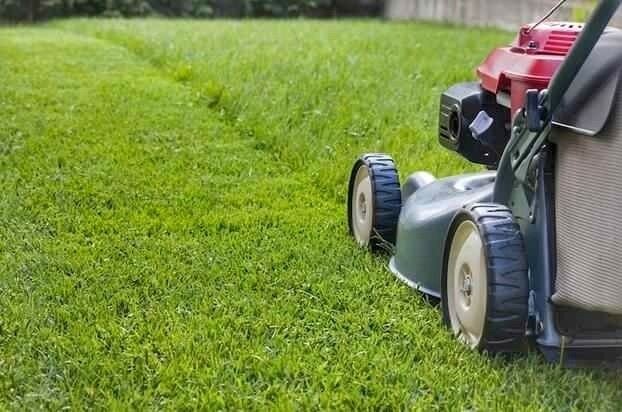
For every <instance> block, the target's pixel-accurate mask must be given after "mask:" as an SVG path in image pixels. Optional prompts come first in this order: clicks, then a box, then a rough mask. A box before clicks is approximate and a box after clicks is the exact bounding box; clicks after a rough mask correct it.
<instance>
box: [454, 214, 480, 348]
mask: <svg viewBox="0 0 622 412" xmlns="http://www.w3.org/2000/svg"><path fill="white" fill-rule="evenodd" d="M487 300H488V276H487V267H486V256H485V254H484V243H483V241H482V238H481V236H480V233H479V230H478V228H477V226H476V225H475V223H473V222H472V221H470V220H467V221H464V222H462V223H461V224H460V226H458V228H457V229H456V232H455V234H454V237H453V239H452V243H451V249H450V251H449V260H448V262H447V309H448V311H449V319H450V321H451V328H452V330H453V332H454V333H455V334H456V335H457V336H458V337H459V338H460V340H462V341H463V342H464V343H465V344H467V345H468V346H470V347H471V348H477V347H478V346H479V345H480V342H481V341H482V336H483V334H484V325H485V322H486V310H487Z"/></svg>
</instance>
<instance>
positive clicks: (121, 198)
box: [0, 20, 622, 411]
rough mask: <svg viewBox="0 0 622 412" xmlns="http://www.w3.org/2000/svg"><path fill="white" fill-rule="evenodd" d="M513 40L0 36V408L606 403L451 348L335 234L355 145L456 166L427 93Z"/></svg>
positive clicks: (572, 381)
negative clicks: (442, 139) (439, 139)
mask: <svg viewBox="0 0 622 412" xmlns="http://www.w3.org/2000/svg"><path fill="white" fill-rule="evenodd" d="M510 38H511V35H510V34H508V33H504V32H496V31H481V30H467V29H461V28H451V27H441V26H433V25H422V24H388V23H383V22H361V21H352V22H313V21H309V22H307V21H304V22H272V21H247V22H199V21H196V22H193V21H159V20H134V21H115V20H108V21H98V20H70V21H60V22H55V23H53V24H48V25H46V26H42V27H37V28H27V27H22V28H2V29H0V78H1V79H2V84H1V86H0V193H1V195H0V223H1V225H0V401H1V403H2V406H3V409H4V408H10V409H24V408H28V409H30V408H36V407H38V406H43V407H44V408H46V409H47V408H49V409H59V408H61V407H71V408H75V409H82V408H85V407H97V408H101V409H111V408H113V409H114V408H120V409H125V408H133V409H134V408H135V409H146V408H150V409H151V408H153V409H181V408H183V409H194V408H201V409H206V410H217V409H280V410H291V409H386V410H394V409H416V410H425V411H427V410H434V409H441V410H564V411H566V410H599V409H600V410H618V409H619V407H620V404H621V402H622V385H621V384H620V378H619V375H616V374H608V373H605V372H589V371H568V370H563V369H560V368H558V367H557V366H555V365H547V364H545V363H544V362H543V361H542V359H541V358H540V357H539V356H538V355H536V354H531V355H529V356H526V357H523V358H519V359H516V360H513V361H510V362H506V361H502V360H491V359H489V358H487V357H486V356H482V355H478V354H475V353H471V352H469V351H468V350H466V349H465V348H463V347H462V346H461V345H460V344H458V343H456V342H455V341H454V339H453V338H452V337H451V336H450V334H449V333H448V332H447V331H446V330H445V329H444V328H443V327H442V324H441V319H440V315H439V313H438V310H437V309H436V308H434V307H431V306H429V305H427V304H426V303H425V301H424V300H423V299H422V297H421V296H420V295H419V294H417V293H415V292H413V291H411V290H410V289H409V288H407V287H406V286H404V285H402V284H401V283H399V282H398V281H396V280H395V279H394V278H393V277H392V276H391V275H390V274H389V273H388V271H387V269H386V263H387V262H386V257H372V256H370V255H368V254H367V253H365V252H363V251H360V250H358V249H357V248H356V247H355V245H354V244H353V242H352V241H351V240H350V239H349V238H348V235H347V230H346V223H345V211H344V196H345V189H346V179H347V174H348V172H349V168H350V166H351V164H352V162H353V160H354V159H355V158H356V156H357V155H358V154H360V153H363V152H366V151H386V152H390V153H392V154H394V156H395V158H396V159H397V161H398V164H399V166H400V168H401V171H402V175H403V176H404V175H406V173H408V172H412V171H414V170H418V169H427V170H431V171H432V172H433V173H435V174H438V175H448V174H452V173H460V172H463V171H465V170H469V169H472V166H470V165H469V164H467V163H466V162H464V161H462V160H460V159H459V158H458V157H457V156H456V155H454V154H451V153H449V152H447V151H445V150H443V149H441V148H440V146H439V145H438V144H437V142H436V130H435V129H436V122H437V120H436V119H437V110H438V109H437V103H438V96H439V93H441V92H442V91H443V90H444V89H445V88H446V87H448V86H449V85H450V84H452V83H455V82H457V81H462V80H466V79H471V78H473V68H474V67H475V66H476V64H477V63H478V62H480V61H481V60H482V59H483V58H484V56H485V55H486V53H487V52H488V51H489V50H490V49H491V48H492V47H493V46H494V45H497V44H499V43H503V42H507V41H508V40H509V39H510Z"/></svg>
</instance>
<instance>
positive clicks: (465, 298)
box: [442, 204, 529, 353]
mask: <svg viewBox="0 0 622 412" xmlns="http://www.w3.org/2000/svg"><path fill="white" fill-rule="evenodd" d="M527 270H528V268H527V257H526V253H525V246H524V243H523V237H522V234H521V232H520V228H519V226H518V224H517V223H516V222H515V221H514V217H513V215H512V212H511V211H510V210H509V209H508V208H507V207H505V206H502V205H497V204H475V205H471V206H468V207H466V208H465V209H463V210H462V211H460V212H459V213H458V214H457V215H456V217H455V218H454V220H453V222H452V224H451V226H450V230H449V234H448V237H447V247H446V248H445V261H444V265H443V278H442V307H443V315H444V319H445V323H446V324H447V326H449V328H450V329H451V330H452V331H453V333H454V334H455V335H456V336H457V337H458V339H460V340H461V341H462V342H463V343H465V344H466V345H468V346H469V347H471V348H472V349H476V350H480V351H487V352H489V353H515V352H522V351H523V350H524V349H525V346H526V345H525V343H526V342H525V331H526V325H527V316H528V300H529V299H528V295H529V280H528V275H527Z"/></svg>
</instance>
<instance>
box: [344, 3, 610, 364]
mask: <svg viewBox="0 0 622 412" xmlns="http://www.w3.org/2000/svg"><path fill="white" fill-rule="evenodd" d="M621 2H622V0H601V1H600V2H599V3H598V4H597V6H596V8H595V10H594V11H593V13H592V14H591V16H590V19H589V21H588V22H587V23H586V24H582V23H563V22H549V21H548V19H549V17H550V16H551V15H552V14H553V12H554V11H555V10H556V9H557V8H558V7H559V6H561V5H562V4H563V1H562V2H560V3H559V4H558V5H557V6H556V7H555V8H554V9H553V10H552V11H551V13H549V14H547V16H545V17H544V18H543V19H541V20H540V21H538V22H537V23H535V24H529V25H525V26H524V27H522V28H521V29H520V31H519V33H518V36H517V37H516V39H515V40H514V42H513V43H512V44H511V45H509V46H507V47H500V48H497V49H495V50H493V51H492V53H490V55H489V56H488V57H487V58H486V59H485V61H484V62H483V63H482V64H481V65H480V66H479V68H478V69H477V77H478V81H476V82H471V83H462V84H458V85H455V86H453V87H451V88H449V90H447V91H446V92H445V93H443V95H442V96H441V99H440V116H439V142H440V144H441V145H442V146H444V147H445V148H448V149H450V150H453V151H455V152H457V153H458V154H460V155H462V156H464V157H465V158H466V159H468V160H469V161H471V162H474V163H477V164H481V165H484V166H486V170H485V171H482V172H479V173H472V174H467V175H461V176H453V177H447V178H442V179H436V178H435V177H434V176H432V175H431V174H430V173H427V172H417V173H414V174H412V175H410V176H409V177H408V178H407V179H406V181H405V182H404V184H403V185H402V186H400V180H399V176H398V172H397V169H396V166H395V164H394V161H393V160H392V158H391V157H390V156H388V155H385V154H366V155H363V156H361V157H360V158H359V159H358V160H357V161H356V162H355V164H354V167H353V169H352V173H351V177H350V182H349V188H348V202H347V208H348V222H349V228H350V233H351V234H352V235H353V237H354V238H355V240H356V241H357V242H358V244H359V245H361V246H363V247H368V248H370V249H371V250H376V251H377V250H385V249H387V248H389V249H390V250H391V252H392V257H391V260H390V263H389V267H390V270H391V271H392V272H393V273H394V274H395V276H397V277H398V278H399V279H401V280H402V281H404V282H405V283H406V284H408V285H409V286H411V287H413V288H415V289H417V290H419V291H421V292H423V293H424V294H427V295H430V296H433V297H435V298H438V299H440V306H441V309H442V313H443V318H444V321H445V323H446V325H447V326H448V327H449V329H450V330H451V331H452V332H453V333H454V334H455V336H456V337H457V338H458V339H459V340H460V341H461V342H463V343H465V344H466V345H468V346H469V347H470V348H472V349H474V350H479V351H483V352H487V353H490V354H508V353H510V354H512V353H521V352H525V351H527V350H529V348H532V347H534V346H535V347H537V348H538V349H539V350H540V351H541V352H542V353H543V354H544V357H545V358H546V359H547V360H549V361H551V362H563V363H564V364H565V365H567V366H573V365H578V366H581V365H585V364H588V365H594V364H598V365H603V364H605V365H617V364H618V363H619V362H620V361H622V270H621V268H622V242H621V239H620V237H621V236H620V228H622V190H620V189H621V187H620V184H621V183H622V91H621V90H620V87H619V84H620V80H621V79H620V73H621V72H622V31H618V30H616V29H613V28H610V27H608V24H609V22H610V20H611V18H612V16H613V15H614V13H615V11H616V10H617V9H618V7H619V6H620V3H621ZM482 169H483V170H484V167H482Z"/></svg>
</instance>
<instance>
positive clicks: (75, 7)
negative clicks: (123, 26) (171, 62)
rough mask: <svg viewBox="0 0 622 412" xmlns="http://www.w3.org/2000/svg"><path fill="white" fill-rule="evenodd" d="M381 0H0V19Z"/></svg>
mask: <svg viewBox="0 0 622 412" xmlns="http://www.w3.org/2000/svg"><path fill="white" fill-rule="evenodd" d="M381 3H382V0H0V19H1V20H5V21H36V20H42V19H49V18H54V17H67V16H107V17H135V16H150V15H159V16H169V17H197V18H207V17H298V16H310V17H330V16H339V15H344V16H345V15H348V16H351V15H368V16H369V15H377V14H379V13H380V11H381V9H382V7H381V6H382V4H381Z"/></svg>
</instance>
